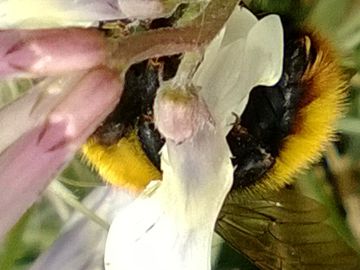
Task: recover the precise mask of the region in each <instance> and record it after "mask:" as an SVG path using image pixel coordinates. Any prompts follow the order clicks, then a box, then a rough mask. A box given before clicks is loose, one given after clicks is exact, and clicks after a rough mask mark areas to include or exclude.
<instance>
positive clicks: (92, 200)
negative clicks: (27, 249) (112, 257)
mask: <svg viewBox="0 0 360 270" xmlns="http://www.w3.org/2000/svg"><path fill="white" fill-rule="evenodd" d="M132 200H134V197H133V196H131V195H130V194H128V193H127V192H124V191H122V190H118V189H114V188H113V187H99V188H96V189H95V190H93V191H92V192H91V193H90V194H89V195H88V196H87V197H86V198H85V199H84V200H83V204H84V205H85V206H86V207H87V208H89V209H91V210H93V211H94V213H96V214H97V215H98V216H99V217H101V218H102V219H104V220H105V221H108V222H109V223H111V222H112V221H113V219H114V216H115V213H116V212H117V211H119V210H120V209H121V208H123V207H126V206H127V205H128V204H129V203H130V202H131V201H132ZM106 236H107V230H106V229H104V228H102V227H101V226H100V225H99V224H97V223H95V222H93V221H92V220H89V218H87V217H85V216H84V215H83V214H81V213H79V212H76V213H75V214H74V215H73V216H72V217H71V219H70V220H69V221H68V222H67V223H66V225H65V227H64V230H63V232H62V233H61V236H60V237H59V238H58V239H57V240H56V241H55V243H54V244H53V245H52V247H51V248H50V249H49V250H48V251H46V252H45V253H43V254H41V256H40V257H39V258H38V259H37V260H36V262H35V263H34V264H33V266H32V267H31V268H30V269H29V270H58V269H71V270H82V269H91V270H102V269H104V259H103V256H104V247H105V240H106Z"/></svg>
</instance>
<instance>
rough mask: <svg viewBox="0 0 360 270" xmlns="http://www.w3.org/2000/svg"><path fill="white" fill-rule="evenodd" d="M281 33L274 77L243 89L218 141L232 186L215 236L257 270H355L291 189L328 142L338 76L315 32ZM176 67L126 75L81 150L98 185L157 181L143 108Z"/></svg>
mask: <svg viewBox="0 0 360 270" xmlns="http://www.w3.org/2000/svg"><path fill="white" fill-rule="evenodd" d="M165 22H166V23H165ZM164 23H165V24H169V21H166V20H165V21H157V22H153V24H154V25H159V24H160V25H164ZM283 25H284V35H285V36H284V40H285V44H284V62H283V73H282V76H281V79H280V80H279V82H278V83H277V84H276V85H274V86H272V87H264V86H258V87H256V88H254V89H252V91H251V93H250V97H249V102H248V104H247V106H246V108H245V111H244V112H243V114H242V115H240V116H236V117H234V118H235V121H234V125H233V128H232V129H231V131H230V132H229V134H228V135H227V142H228V144H229V147H230V150H231V152H232V155H233V158H232V163H233V166H234V184H233V187H232V190H231V192H230V193H229V195H228V197H227V199H226V201H225V203H224V205H223V208H222V210H221V212H220V214H219V217H218V221H217V225H216V231H217V232H218V233H219V234H220V235H221V236H222V237H223V238H224V239H225V241H226V242H228V243H229V244H230V245H231V246H232V247H233V248H234V249H235V250H237V251H239V252H241V253H243V254H244V255H245V256H247V257H248V258H249V259H250V260H251V261H252V262H253V263H254V264H255V265H256V266H257V267H259V268H260V269H360V260H359V258H358V255H357V253H356V251H354V249H353V248H352V247H350V246H349V245H348V244H347V243H345V242H344V241H342V240H341V239H340V237H339V235H338V234H337V233H336V231H335V230H334V229H332V228H331V227H330V226H329V225H327V224H326V219H327V214H326V210H325V209H324V208H323V207H322V206H321V205H320V204H318V203H316V202H315V201H313V200H312V199H309V198H307V197H305V196H303V195H301V194H300V193H299V192H297V191H296V190H295V188H294V187H293V186H292V183H293V179H294V177H295V176H296V175H297V174H298V173H299V172H302V171H303V170H304V169H305V168H307V167H308V166H309V165H310V164H311V163H312V162H314V161H316V160H318V159H319V158H320V156H321V153H322V152H323V150H324V149H325V147H326V146H327V144H328V143H329V142H330V141H331V140H332V139H334V125H335V124H336V121H337V120H338V119H339V117H341V115H342V114H343V112H344V109H345V103H346V96H347V95H346V87H347V83H346V81H347V80H346V76H345V75H344V72H343V71H342V69H341V68H340V65H339V62H338V60H337V59H338V57H337V55H336V53H335V52H334V51H333V49H332V48H331V45H330V44H329V43H328V42H327V41H326V40H325V39H323V38H322V37H320V35H319V34H315V33H314V31H312V30H311V29H310V28H309V29H308V28H304V27H298V26H295V25H293V24H291V23H289V22H288V21H286V20H285V19H283ZM166 26H168V25H166ZM157 27H158V26H157ZM180 61H181V55H176V56H169V57H162V58H160V59H150V60H148V61H144V62H141V63H138V64H135V65H133V66H132V67H131V68H130V69H129V70H128V72H127V74H126V78H125V90H124V94H123V97H122V99H121V101H120V103H119V105H118V106H117V108H116V109H115V110H114V111H113V112H112V113H111V115H109V117H108V118H107V119H106V120H105V122H104V123H103V124H102V125H101V126H100V127H99V128H98V129H97V131H96V132H95V133H94V134H93V136H92V137H91V138H90V139H89V141H88V142H87V144H86V145H85V146H84V147H83V154H84V157H85V160H86V161H87V163H88V164H90V165H91V166H92V167H93V168H94V169H95V170H96V171H97V172H98V173H99V174H100V176H102V177H103V179H105V181H107V182H109V183H111V184H113V185H116V186H123V187H127V188H129V189H130V190H133V191H135V192H139V191H141V190H142V189H144V188H145V187H146V185H147V184H148V183H149V181H150V180H152V179H161V170H160V155H159V151H160V149H161V147H162V146H163V145H164V143H165V141H164V139H163V138H162V137H161V135H160V133H159V132H158V131H157V130H156V128H155V125H154V123H153V102H154V98H155V96H156V91H157V89H158V87H159V85H160V80H168V79H170V78H172V77H173V76H174V75H175V73H176V69H177V66H178V65H179V63H180Z"/></svg>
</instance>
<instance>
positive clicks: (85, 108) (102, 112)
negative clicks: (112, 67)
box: [0, 68, 121, 239]
mask: <svg viewBox="0 0 360 270" xmlns="http://www.w3.org/2000/svg"><path fill="white" fill-rule="evenodd" d="M116 77H117V76H116V75H115V74H113V73H112V72H111V71H109V70H107V69H105V68H102V69H96V70H92V71H90V72H88V73H87V74H85V75H84V76H83V77H80V78H79V81H78V83H76V84H74V85H73V89H72V91H71V92H69V93H68V95H67V96H65V97H63V99H60V100H59V99H58V100H57V101H58V103H57V104H56V106H55V107H53V109H52V110H51V112H50V113H49V114H48V115H47V117H46V118H45V119H43V120H42V121H39V122H38V123H37V125H35V121H34V120H30V121H32V122H33V123H34V126H32V127H29V126H27V128H26V129H25V130H24V132H25V133H23V134H21V137H19V138H18V139H17V140H15V141H14V142H13V143H12V144H11V145H8V147H7V148H6V150H5V151H3V152H2V153H1V154H0V170H1V174H0V202H1V203H0V216H1V219H0V239H1V238H2V237H3V235H4V234H5V233H6V231H7V230H8V229H9V228H10V227H11V226H12V225H13V224H14V223H15V222H16V221H17V219H18V218H19V217H20V216H21V215H22V214H23V213H24V211H26V209H28V208H29V207H30V206H31V204H32V203H33V202H34V201H35V200H36V199H37V198H38V196H39V194H40V193H41V191H42V190H43V189H44V188H45V187H46V186H47V184H48V183H49V181H50V180H51V178H52V177H53V176H54V175H55V174H56V173H57V172H58V171H59V170H60V169H61V168H62V167H63V166H64V164H66V162H67V161H68V160H69V159H70V158H71V157H72V156H73V155H74V153H75V151H76V150H77V149H78V148H79V147H80V146H81V144H83V143H84V141H85V140H86V138H87V137H88V136H89V135H90V134H91V133H92V132H93V131H94V130H95V128H96V127H97V126H98V125H99V123H100V122H101V121H102V120H103V119H104V118H105V117H106V115H107V114H108V113H110V112H111V110H112V109H113V108H114V106H115V105H116V103H117V102H118V100H119V96H120V94H121V85H120V83H119V82H118V80H117V78H116ZM37 101H38V99H36V98H30V99H29V100H28V102H34V103H32V106H33V108H32V109H33V110H36V109H37ZM40 104H41V105H44V104H43V103H41V102H40ZM49 104H50V105H51V106H52V105H53V104H51V103H49ZM17 105H18V106H19V109H20V108H21V107H22V106H24V100H20V102H19V103H17V101H15V103H14V104H13V105H12V106H13V107H12V109H13V110H16V106H17ZM27 108H29V106H27ZM46 109H48V108H44V110H46ZM23 113H26V111H23ZM10 117H11V116H10ZM28 118H31V115H28ZM21 120H22V121H26V115H21ZM22 124H24V122H17V123H16V124H15V125H14V124H12V125H9V126H8V127H5V128H8V129H10V130H11V129H12V127H13V126H17V125H22ZM17 131H18V130H17Z"/></svg>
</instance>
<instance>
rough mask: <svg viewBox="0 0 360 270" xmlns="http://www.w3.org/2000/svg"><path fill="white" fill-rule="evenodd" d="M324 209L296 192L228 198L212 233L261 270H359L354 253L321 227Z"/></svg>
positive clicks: (332, 230) (325, 215)
mask: <svg viewBox="0 0 360 270" xmlns="http://www.w3.org/2000/svg"><path fill="white" fill-rule="evenodd" d="M327 217H328V216H327V211H326V209H325V208H324V207H323V206H322V205H321V204H319V203H318V202H316V201H314V200H312V199H310V198H308V197H305V196H303V195H301V194H300V193H299V192H297V191H296V190H289V189H284V190H282V191H280V192H277V193H272V194H269V195H267V196H253V195H252V196H249V195H245V194H241V193H236V192H233V193H230V195H229V196H228V198H227V199H226V201H225V203H224V206H223V208H222V210H221V212H220V215H219V219H218V222H217V225H216V231H217V232H218V233H219V234H220V235H221V236H222V237H223V238H224V239H225V240H226V241H227V242H228V243H229V244H230V245H231V246H232V247H234V248H235V249H236V250H237V251H239V252H241V253H243V254H245V255H246V256H247V257H248V258H250V260H251V261H253V262H254V264H255V265H256V266H258V267H259V268H260V269H269V270H270V269H283V270H284V269H285V270H286V269H307V270H308V269H310V270H315V269H334V270H335V269H336V270H339V269H344V270H345V269H346V270H348V269H354V270H355V269H359V267H360V260H359V257H358V255H357V253H356V252H355V251H354V250H353V249H352V248H351V247H350V246H349V245H347V244H346V243H345V241H344V240H343V239H341V237H340V236H339V234H338V233H337V232H336V231H335V229H334V228H333V227H331V226H330V225H329V224H327V223H326V220H327Z"/></svg>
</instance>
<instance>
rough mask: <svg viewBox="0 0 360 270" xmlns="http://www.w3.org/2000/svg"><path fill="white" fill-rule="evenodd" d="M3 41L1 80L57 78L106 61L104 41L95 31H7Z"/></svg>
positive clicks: (1, 34) (0, 50)
mask: <svg viewBox="0 0 360 270" xmlns="http://www.w3.org/2000/svg"><path fill="white" fill-rule="evenodd" d="M0 40H1V44H0V77H4V76H11V77H14V76H20V75H22V76H24V75H26V76H33V77H34V76H35V77H39V76H44V75H54V74H59V73H60V74H61V73H65V72H68V71H69V70H73V71H75V70H84V69H88V68H92V67H94V66H97V65H99V64H101V63H103V62H105V55H106V50H105V41H104V38H103V36H102V34H101V33H100V32H98V31H96V30H91V29H80V28H68V29H61V30H59V29H47V30H5V31H0Z"/></svg>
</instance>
